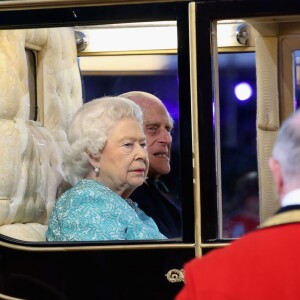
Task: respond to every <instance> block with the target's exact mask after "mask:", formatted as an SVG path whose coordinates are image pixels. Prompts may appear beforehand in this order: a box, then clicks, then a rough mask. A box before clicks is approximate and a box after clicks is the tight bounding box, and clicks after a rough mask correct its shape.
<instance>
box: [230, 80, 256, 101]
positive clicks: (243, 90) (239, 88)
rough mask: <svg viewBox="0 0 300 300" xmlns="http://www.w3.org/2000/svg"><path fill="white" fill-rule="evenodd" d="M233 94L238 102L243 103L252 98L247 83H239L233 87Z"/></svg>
mask: <svg viewBox="0 0 300 300" xmlns="http://www.w3.org/2000/svg"><path fill="white" fill-rule="evenodd" d="M234 94H235V96H236V97H237V99H238V100H240V101H245V100H248V99H249V98H250V97H251V96H252V88H251V86H250V84H249V83H247V82H241V83H239V84H237V85H236V86H235V88H234Z"/></svg>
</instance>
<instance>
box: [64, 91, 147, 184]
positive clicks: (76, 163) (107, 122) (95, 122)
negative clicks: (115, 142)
mask: <svg viewBox="0 0 300 300" xmlns="http://www.w3.org/2000/svg"><path fill="white" fill-rule="evenodd" d="M123 118H132V119H135V120H137V121H138V122H139V123H140V124H141V126H143V116H142V111H141V109H140V107H139V106H138V105H137V104H135V103H134V102H133V101H131V100H128V99H125V98H122V97H112V96H106V97H102V98H97V99H94V100H91V101H89V102H87V103H85V104H84V105H83V106H82V107H80V108H79V109H78V111H77V112H76V114H75V115H74V117H73V119H72V120H71V122H70V124H69V127H68V129H67V136H68V141H69V147H68V148H67V149H65V151H64V173H65V180H66V181H67V182H69V183H70V184H71V185H74V184H76V183H77V182H78V181H79V180H81V179H82V178H83V177H84V176H85V175H86V174H87V172H88V169H89V161H88V154H87V152H88V153H91V154H92V155H93V156H95V157H96V156H100V155H101V151H102V150H103V148H104V146H105V144H106V141H107V136H108V133H109V130H110V129H111V127H112V126H113V125H114V123H115V122H117V121H119V120H121V119H123Z"/></svg>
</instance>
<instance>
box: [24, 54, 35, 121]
mask: <svg viewBox="0 0 300 300" xmlns="http://www.w3.org/2000/svg"><path fill="white" fill-rule="evenodd" d="M26 59H27V68H28V90H29V99H30V112H29V119H30V120H33V121H36V120H37V109H38V107H37V98H36V61H35V53H34V51H32V50H28V49H26Z"/></svg>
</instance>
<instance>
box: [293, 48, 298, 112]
mask: <svg viewBox="0 0 300 300" xmlns="http://www.w3.org/2000/svg"><path fill="white" fill-rule="evenodd" d="M293 58H294V102H295V103H294V107H295V109H297V108H299V107H300V50H296V51H294V55H293Z"/></svg>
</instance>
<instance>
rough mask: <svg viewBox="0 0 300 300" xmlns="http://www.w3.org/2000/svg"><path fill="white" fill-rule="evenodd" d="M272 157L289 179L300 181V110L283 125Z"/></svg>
mask: <svg viewBox="0 0 300 300" xmlns="http://www.w3.org/2000/svg"><path fill="white" fill-rule="evenodd" d="M272 156H273V157H274V159H276V160H277V161H278V162H279V163H280V165H281V168H282V172H283V175H284V176H285V177H286V178H289V179H296V180H299V179H300V110H299V109H298V110H297V111H296V112H295V113H293V114H292V115H291V116H290V117H289V118H287V119H286V120H285V121H284V122H283V123H282V125H281V127H280V129H279V131H278V134H277V138H276V142H275V144H274V147H273V151H272Z"/></svg>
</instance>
